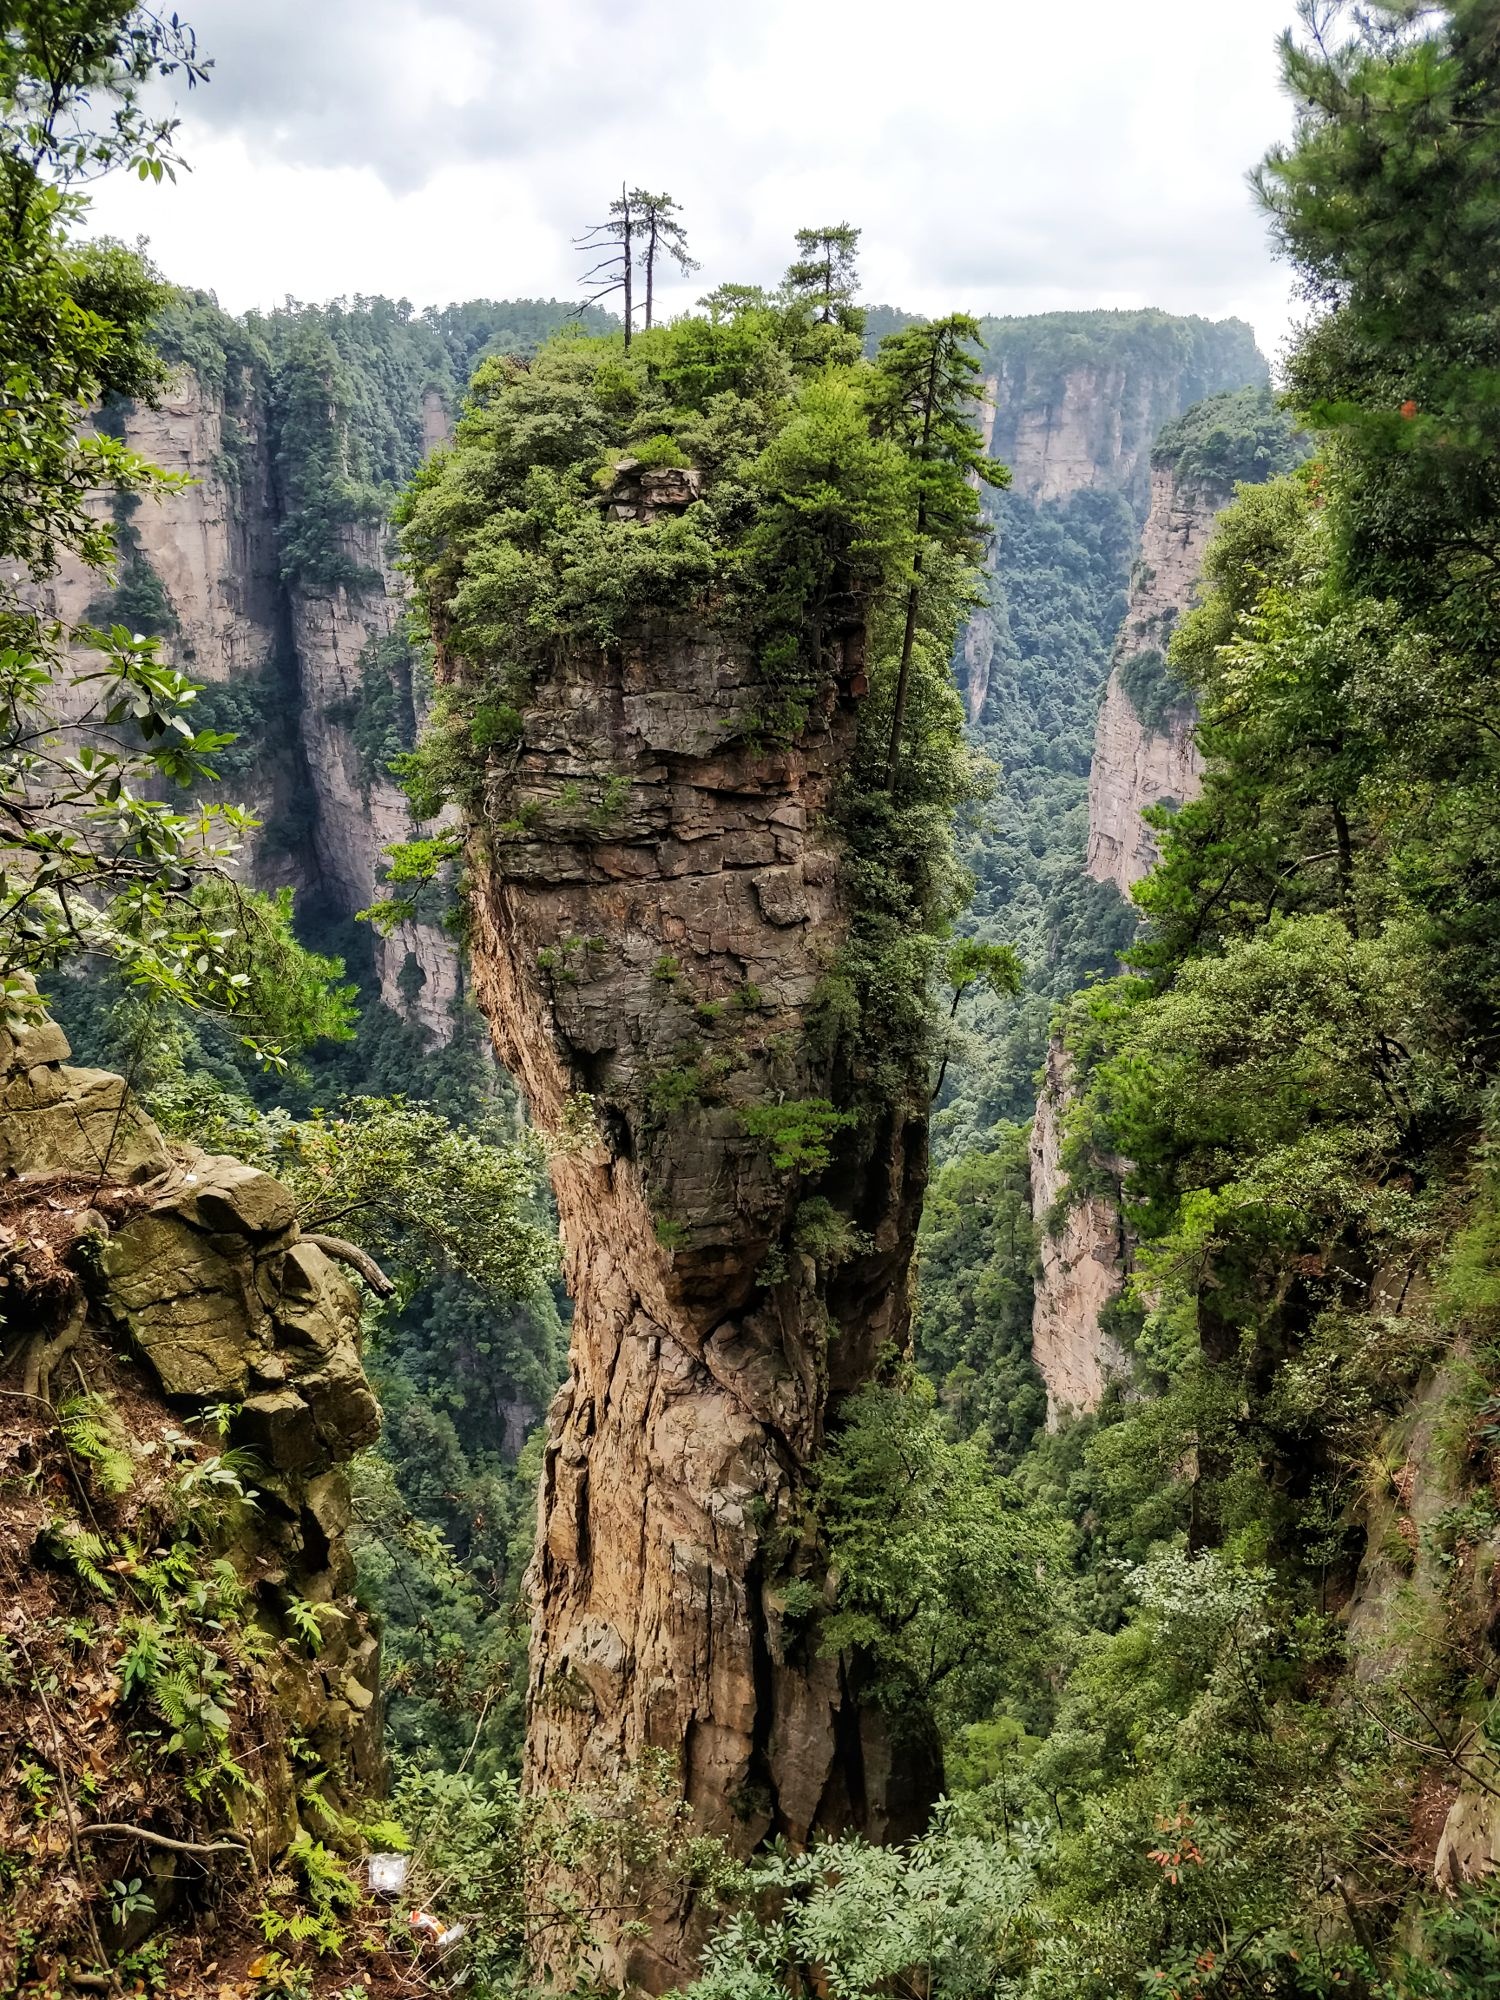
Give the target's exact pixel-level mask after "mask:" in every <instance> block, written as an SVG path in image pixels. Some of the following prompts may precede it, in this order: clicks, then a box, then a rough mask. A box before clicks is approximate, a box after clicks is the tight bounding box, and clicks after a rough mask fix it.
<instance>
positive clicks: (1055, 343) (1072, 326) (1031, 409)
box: [985, 312, 1270, 520]
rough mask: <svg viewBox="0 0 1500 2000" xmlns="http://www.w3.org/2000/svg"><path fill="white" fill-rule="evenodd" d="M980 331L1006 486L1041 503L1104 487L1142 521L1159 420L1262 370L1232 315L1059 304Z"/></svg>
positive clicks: (994, 438)
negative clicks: (990, 361) (1068, 308)
mask: <svg viewBox="0 0 1500 2000" xmlns="http://www.w3.org/2000/svg"><path fill="white" fill-rule="evenodd" d="M986 332H987V337H988V340H989V346H990V351H991V353H992V354H993V355H994V356H995V360H996V365H995V367H994V369H993V371H992V373H991V374H990V376H989V378H988V380H987V381H986V384H985V389H986V393H987V395H988V397H989V400H990V402H991V404H992V405H993V410H992V413H991V415H990V417H989V426H990V444H989V449H990V450H991V451H992V452H993V454H994V456H995V457H997V458H1000V459H1002V460H1003V461H1004V462H1005V463H1006V464H1007V465H1008V466H1009V467H1010V468H1011V480H1012V490H1013V491H1014V492H1016V493H1017V494H1019V495H1020V496H1021V497H1022V498H1023V499H1026V500H1030V501H1032V502H1034V503H1036V504H1038V505H1041V504H1044V503H1045V502H1047V501H1052V500H1064V499H1067V498H1068V497H1069V496H1070V495H1071V494H1074V493H1081V492H1086V491H1088V490H1090V489H1093V488H1106V489H1108V490H1110V491H1113V492H1116V493H1123V494H1124V495H1125V496H1126V497H1127V499H1128V500H1129V501H1130V503H1131V506H1132V507H1133V508H1134V509H1135V513H1136V518H1137V520H1140V519H1141V518H1142V517H1143V516H1144V514H1145V512H1146V507H1147V500H1148V488H1149V484H1150V477H1151V449H1152V446H1153V445H1154V444H1155V442H1156V437H1157V433H1158V432H1159V431H1160V429H1161V427H1162V425H1163V424H1164V423H1166V422H1168V421H1169V420H1170V419H1171V418H1173V417H1176V416H1177V415H1179V414H1180V412H1182V411H1183V410H1185V409H1187V408H1188V407H1189V405H1191V404H1193V403H1196V402H1197V401H1198V400H1199V399H1200V398H1201V397H1204V396H1208V395H1212V394H1213V393H1215V392H1216V391H1221V390H1226V389H1238V388H1240V387H1241V386H1242V385H1243V384H1246V383H1251V384H1261V383H1265V382H1267V381H1268V380H1269V379H1270V377H1269V370H1268V369H1267V367H1266V363H1265V360H1264V358H1263V357H1262V356H1261V354H1260V353H1259V352H1258V351H1257V349H1256V346H1255V337H1254V335H1253V334H1252V332H1251V330H1250V328H1249V327H1248V326H1246V325H1244V323H1243V322H1242V321H1239V320H1222V321H1217V322H1209V321H1205V320H1192V319H1174V318H1172V317H1171V316H1170V315H1168V314H1165V313H1110V312H1098V313H1057V314H1041V315H1039V316H1038V317H1037V318H1035V319H1024V320H1004V321H1001V322H999V323H998V324H996V325H993V326H991V327H988V328H987V329H986Z"/></svg>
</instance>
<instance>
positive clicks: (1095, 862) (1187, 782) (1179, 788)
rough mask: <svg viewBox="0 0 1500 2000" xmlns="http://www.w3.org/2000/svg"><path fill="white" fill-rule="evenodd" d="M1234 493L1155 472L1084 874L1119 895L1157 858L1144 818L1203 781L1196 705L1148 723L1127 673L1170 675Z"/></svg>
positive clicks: (1101, 729)
mask: <svg viewBox="0 0 1500 2000" xmlns="http://www.w3.org/2000/svg"><path fill="white" fill-rule="evenodd" d="M1229 497H1230V496H1229V495H1228V494H1227V493H1224V492H1222V491H1216V490H1214V489H1212V488H1208V487H1204V486H1201V485H1196V484H1191V483H1185V482H1184V481H1182V480H1181V479H1179V477H1178V476H1177V474H1176V472H1175V471H1174V470H1173V469H1172V468H1171V467H1170V466H1162V467H1159V468H1158V469H1157V470H1156V471H1155V472H1154V473H1153V474H1152V476H1151V511H1150V513H1149V514H1148V515H1147V517H1146V526H1145V531H1144V533H1143V534H1142V536H1141V552H1140V556H1139V559H1138V560H1137V562H1136V565H1135V569H1134V571H1133V572H1132V575H1131V579H1130V603H1129V606H1128V608H1127V610H1126V613H1125V622H1124V624H1123V625H1122V626H1121V628H1120V636H1119V639H1118V640H1117V641H1116V645H1115V656H1114V661H1113V663H1112V665H1111V668H1110V676H1109V681H1108V683H1107V685H1106V687H1105V691H1104V705H1103V707H1102V708H1101V709H1100V711H1099V725H1098V729H1097V732H1096V734H1095V737H1094V756H1093V762H1092V763H1091V765H1090V767H1089V833H1088V849H1087V852H1086V855H1085V859H1084V872H1085V874H1087V875H1089V876H1091V877H1092V878H1093V880H1094V881H1096V882H1113V883H1114V885H1115V887H1116V888H1117V889H1118V890H1119V891H1120V894H1121V895H1122V896H1128V895H1129V894H1130V890H1131V888H1132V886H1133V885H1134V884H1135V883H1136V882H1139V881H1140V879H1141V877H1142V876H1143V875H1145V874H1147V873H1148V872H1149V871H1150V869H1151V868H1152V867H1153V866H1154V865H1155V862H1156V838H1155V835H1154V834H1153V833H1152V831H1151V829H1150V827H1148V826H1147V825H1146V824H1145V822H1144V820H1143V819H1142V818H1141V815H1142V813H1143V812H1145V811H1146V810H1147V809H1148V807H1151V806H1156V805H1162V804H1169V805H1182V804H1183V803H1184V802H1185V801H1186V800H1188V799H1192V798H1196V797H1197V795H1198V791H1199V789H1200V787H1201V785H1202V781H1203V760H1202V758H1201V756H1200V755H1199V751H1198V745H1197V739H1196V737H1195V734H1194V720H1195V718H1194V714H1193V709H1192V705H1191V703H1190V702H1184V701H1178V702H1177V703H1175V705H1167V706H1166V707H1165V708H1163V709H1162V710H1161V711H1160V712H1159V713H1155V714H1152V716H1151V718H1150V720H1148V721H1143V720H1142V717H1141V715H1140V713H1139V711H1138V708H1137V705H1136V702H1135V701H1134V700H1133V699H1132V697H1131V695H1130V693H1129V692H1128V691H1127V688H1128V683H1129V681H1130V678H1131V668H1132V666H1133V665H1134V666H1135V667H1136V668H1137V669H1138V670H1139V669H1140V668H1141V667H1142V666H1143V665H1144V666H1146V667H1147V668H1148V669H1149V668H1150V667H1151V666H1154V667H1155V668H1156V671H1157V673H1158V674H1160V673H1161V672H1162V671H1163V670H1164V663H1165V655H1166V651H1167V647H1168V645H1169V644H1170V642H1171V637H1172V629H1173V627H1174V626H1175V624H1176V622H1177V620H1178V619H1179V618H1180V617H1181V615H1182V614H1183V612H1184V611H1186V610H1187V609H1188V608H1189V607H1190V606H1191V604H1192V602H1193V596H1194V592H1195V591H1196V589H1197V585H1198V579H1199V575H1200V573H1201V571H1202V568H1203V557H1204V554H1205V552H1206V551H1207V548H1208V544H1209V541H1210V539H1211V538H1212V535H1213V529H1214V522H1215V521H1216V520H1217V518H1218V516H1219V513H1220V510H1221V509H1222V508H1223V506H1224V505H1225V503H1226V501H1227V500H1228V498H1229Z"/></svg>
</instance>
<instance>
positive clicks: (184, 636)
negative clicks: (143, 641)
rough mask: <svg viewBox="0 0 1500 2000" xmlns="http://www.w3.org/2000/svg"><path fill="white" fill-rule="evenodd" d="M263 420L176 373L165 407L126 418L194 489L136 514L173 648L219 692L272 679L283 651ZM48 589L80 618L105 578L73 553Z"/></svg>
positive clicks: (147, 450)
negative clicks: (171, 626)
mask: <svg viewBox="0 0 1500 2000" xmlns="http://www.w3.org/2000/svg"><path fill="white" fill-rule="evenodd" d="M257 417H258V412H257V409H256V406H255V403H254V401H253V399H249V400H247V402H246V404H245V409H244V414H243V415H242V416H241V415H238V414H237V415H235V416H231V415H230V414H229V412H228V411H227V410H226V408H225V404H224V399H223V397H222V396H220V395H218V394H216V393H215V392H214V391H212V390H210V389H206V388H205V387H204V386H203V384H202V383H201V382H200V381H199V380H198V377H197V376H196V375H195V374H194V373H193V372H192V370H191V369H189V368H174V369H173V370H172V372H171V375H170V377H169V379H168V382H167V384H166V387H165V389H164V390H163V392H162V395H161V400H160V403H159V405H158V406H157V407H156V408H155V409H149V408H147V407H146V406H145V405H144V404H142V405H133V406H132V407H131V409H130V411H129V414H128V415H127V416H126V418H125V419H124V433H125V438H126V442H127V443H128V444H129V445H130V447H131V449H132V450H133V451H138V452H139V453H140V454H141V455H142V457H143V458H146V459H149V460H150V462H151V463H152V464H153V465H158V466H160V467H161V468H162V470H163V471H165V472H171V473H175V474H177V475H179V476H181V477H185V478H186V479H188V480H190V481H191V482H192V483H191V484H190V485H188V486H185V487H183V488H181V489H180V490H179V491H177V492H175V493H169V494H166V495H164V496H163V497H162V498H161V499H159V500H144V501H142V502H141V504H140V505H139V506H138V507H137V508H136V509H135V511H134V513H133V514H132V516H131V517H130V518H131V525H132V526H133V528H134V530H135V532H136V533H137V534H138V535H139V537H140V541H141V546H142V550H143V552H144V554H145V556H146V559H147V561H148V562H149V563H150V565H151V568H152V569H153V570H154V571H155V573H156V575H157V576H158V577H159V578H160V580H161V583H162V585H163V588H164V589H165V591H166V594H167V597H168V599H169V600H170V602H171V607H172V612H173V615H174V617H175V620H176V629H175V630H174V632H173V633H172V635H171V637H170V639H169V641H168V642H167V647H166V650H167V651H168V652H169V654H170V656H171V658H172V660H173V661H174V663H175V664H176V665H177V666H179V667H181V668H182V669H183V670H184V672H188V673H191V674H193V676H194V677H195V678H196V679H198V680H202V681H207V682H210V683H212V684H215V685H223V684H224V683H226V682H229V681H235V680H248V679H251V678H253V677H254V676H256V675H259V674H262V673H264V672H265V671H266V668H267V666H268V665H269V663H270V660H271V656H272V654H273V652H274V649H275V645H276V627H277V617H278V613H279V598H278V591H279V586H278V576H277V563H276V531H275V513H274V507H273V503H272V497H271V486H270V466H269V462H268V456H267V451H266V443H265V436H264V432H263V429H262V428H261V426H260V425H259V423H258V421H257ZM99 511H100V512H101V513H104V512H106V511H107V508H106V507H105V506H104V505H103V504H101V505H100V508H99ZM52 590H53V594H54V602H55V603H56V606H57V609H58V612H59V615H61V616H62V617H64V618H65V619H67V620H68V621H69V622H70V623H76V622H78V621H79V620H81V619H82V618H83V617H84V615H85V612H86V610H87V607H88V605H89V604H90V602H91V601H93V600H95V599H97V598H98V597H99V596H100V595H101V580H100V578H99V576H98V575H97V573H96V572H94V571H93V570H86V569H84V568H83V567H82V566H81V565H80V564H78V563H77V561H76V560H74V559H72V558H69V559H68V562H67V564H66V566H65V567H64V569H63V570H62V571H61V572H60V573H59V575H58V576H57V577H56V579H55V580H54V583H53V585H52Z"/></svg>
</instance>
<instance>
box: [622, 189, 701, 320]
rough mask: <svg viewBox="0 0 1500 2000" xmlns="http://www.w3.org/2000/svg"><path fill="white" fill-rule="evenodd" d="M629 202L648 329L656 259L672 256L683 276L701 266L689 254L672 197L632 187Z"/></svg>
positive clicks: (653, 307)
mask: <svg viewBox="0 0 1500 2000" xmlns="http://www.w3.org/2000/svg"><path fill="white" fill-rule="evenodd" d="M630 200H631V203H632V205H633V207H634V210H635V214H636V216H637V218H638V222H637V233H638V235H639V237H640V240H641V269H642V270H643V271H644V272H645V274H646V300H645V307H646V324H647V326H648V327H649V326H650V325H651V324H652V321H653V319H654V317H655V297H656V262H657V259H658V258H659V257H670V258H671V260H672V262H673V263H674V264H675V265H676V266H677V268H678V270H679V271H681V273H682V275H683V276H684V277H687V276H688V275H689V274H690V273H691V272H693V271H696V270H697V269H698V268H699V266H698V263H697V261H696V259H695V258H693V257H691V256H689V255H688V242H687V230H686V228H685V227H684V225H683V223H682V220H681V215H682V211H681V209H680V208H679V207H678V205H677V203H676V202H675V201H674V200H673V199H672V197H671V195H669V194H648V193H647V191H646V190H645V188H632V189H631V191H630Z"/></svg>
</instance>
